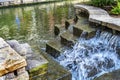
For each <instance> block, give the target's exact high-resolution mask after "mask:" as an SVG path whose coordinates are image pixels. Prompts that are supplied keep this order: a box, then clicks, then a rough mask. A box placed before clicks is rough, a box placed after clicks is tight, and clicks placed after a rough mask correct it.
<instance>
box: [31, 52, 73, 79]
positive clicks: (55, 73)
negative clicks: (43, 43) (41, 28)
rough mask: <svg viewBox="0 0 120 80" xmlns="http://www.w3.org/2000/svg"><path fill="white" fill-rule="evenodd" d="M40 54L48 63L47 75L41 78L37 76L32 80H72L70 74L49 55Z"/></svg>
mask: <svg viewBox="0 0 120 80" xmlns="http://www.w3.org/2000/svg"><path fill="white" fill-rule="evenodd" d="M41 54H42V55H43V56H44V57H45V58H46V59H47V60H48V61H49V63H48V73H47V74H46V75H43V76H37V77H35V78H33V79H32V80H72V75H71V73H70V72H69V71H68V70H66V69H65V68H64V67H63V66H61V65H60V64H59V63H58V62H56V61H55V60H54V59H53V58H52V57H51V56H50V55H49V54H47V53H46V52H41Z"/></svg>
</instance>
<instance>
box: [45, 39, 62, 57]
mask: <svg viewBox="0 0 120 80" xmlns="http://www.w3.org/2000/svg"><path fill="white" fill-rule="evenodd" d="M62 47H63V46H62V45H61V43H60V41H57V40H52V41H49V42H47V44H46V52H47V53H48V54H50V55H51V56H53V57H58V56H59V55H60V53H61V52H62Z"/></svg>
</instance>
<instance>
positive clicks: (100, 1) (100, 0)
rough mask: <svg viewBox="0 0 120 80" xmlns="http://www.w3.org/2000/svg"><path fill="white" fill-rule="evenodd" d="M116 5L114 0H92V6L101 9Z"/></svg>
mask: <svg viewBox="0 0 120 80" xmlns="http://www.w3.org/2000/svg"><path fill="white" fill-rule="evenodd" d="M114 3H115V1H114V0H91V4H92V5H94V6H99V7H102V6H108V5H112V4H114Z"/></svg>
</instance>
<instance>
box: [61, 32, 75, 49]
mask: <svg viewBox="0 0 120 80" xmlns="http://www.w3.org/2000/svg"><path fill="white" fill-rule="evenodd" d="M60 37H61V44H63V45H66V46H69V47H71V46H73V45H74V44H75V42H76V40H77V37H76V36H74V35H73V33H71V32H70V31H68V30H67V31H65V32H64V33H62V34H61V35H60Z"/></svg>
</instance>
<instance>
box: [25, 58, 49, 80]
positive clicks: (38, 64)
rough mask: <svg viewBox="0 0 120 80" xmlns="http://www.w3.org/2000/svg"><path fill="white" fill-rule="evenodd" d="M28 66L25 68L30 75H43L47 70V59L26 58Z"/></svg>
mask: <svg viewBox="0 0 120 80" xmlns="http://www.w3.org/2000/svg"><path fill="white" fill-rule="evenodd" d="M27 63H28V66H27V69H28V71H29V73H30V77H31V78H32V77H34V76H38V75H43V74H46V73H47V70H48V61H47V60H44V59H41V61H40V60H27Z"/></svg>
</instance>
